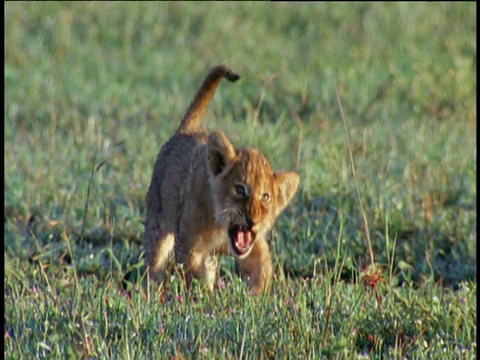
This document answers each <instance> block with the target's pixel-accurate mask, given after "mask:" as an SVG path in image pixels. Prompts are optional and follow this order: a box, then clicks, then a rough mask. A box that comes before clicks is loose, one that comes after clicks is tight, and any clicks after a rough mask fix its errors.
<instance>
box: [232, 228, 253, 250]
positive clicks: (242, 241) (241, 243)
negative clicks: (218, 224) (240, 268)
mask: <svg viewBox="0 0 480 360" xmlns="http://www.w3.org/2000/svg"><path fill="white" fill-rule="evenodd" d="M251 243H252V232H251V231H248V230H246V231H244V230H238V231H237V233H236V234H235V246H236V247H237V249H238V250H239V251H240V252H242V253H244V252H246V251H247V250H248V248H249V247H250V244H251Z"/></svg>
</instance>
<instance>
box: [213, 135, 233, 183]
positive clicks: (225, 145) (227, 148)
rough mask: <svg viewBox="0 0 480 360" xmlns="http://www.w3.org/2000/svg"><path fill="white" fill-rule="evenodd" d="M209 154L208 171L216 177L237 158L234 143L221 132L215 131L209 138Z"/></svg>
mask: <svg viewBox="0 0 480 360" xmlns="http://www.w3.org/2000/svg"><path fill="white" fill-rule="evenodd" d="M207 154H208V159H207V162H208V170H209V172H210V174H212V175H214V176H216V175H218V174H220V173H221V172H222V171H223V169H225V166H227V165H228V164H229V163H231V162H232V161H233V160H234V159H235V156H236V153H235V148H234V147H233V145H232V143H231V142H230V140H228V138H227V136H226V135H225V134H224V133H223V132H222V131H220V130H216V131H213V132H212V133H210V135H209V136H208V142H207Z"/></svg>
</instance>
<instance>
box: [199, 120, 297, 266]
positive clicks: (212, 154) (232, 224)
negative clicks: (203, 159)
mask: <svg viewBox="0 0 480 360" xmlns="http://www.w3.org/2000/svg"><path fill="white" fill-rule="evenodd" d="M207 154H208V156H207V165H208V173H209V181H210V187H211V192H212V197H213V202H214V207H215V218H216V221H217V222H218V223H220V224H222V225H223V226H224V227H225V229H226V230H227V233H228V237H229V240H230V250H231V252H232V254H233V255H234V256H236V257H239V258H243V257H246V256H247V255H248V254H249V253H250V250H251V249H252V245H253V243H254V241H255V238H256V237H257V236H259V235H260V236H265V233H266V232H267V231H268V230H270V229H271V228H272V226H273V223H274V221H275V219H276V217H277V216H278V215H279V214H280V212H281V211H282V210H283V209H284V208H285V207H286V206H287V205H288V203H289V202H290V200H291V199H292V197H293V195H294V194H295V192H296V191H297V188H298V183H299V181H300V177H299V176H298V174H297V173H295V172H284V173H275V172H274V171H273V169H272V166H271V165H270V162H269V161H268V159H267V158H266V157H265V156H264V155H263V154H262V153H261V152H260V151H259V150H256V149H235V148H234V147H233V145H232V144H231V143H230V141H229V140H228V138H227V137H226V136H225V134H224V133H223V132H221V131H218V130H217V131H214V132H212V133H211V134H210V136H209V138H208V143H207Z"/></svg>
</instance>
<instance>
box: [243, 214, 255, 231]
mask: <svg viewBox="0 0 480 360" xmlns="http://www.w3.org/2000/svg"><path fill="white" fill-rule="evenodd" d="M245 220H246V222H247V226H248V228H249V229H251V228H252V227H253V225H255V223H254V222H253V220H252V216H251V215H250V214H247V215H246V216H245Z"/></svg>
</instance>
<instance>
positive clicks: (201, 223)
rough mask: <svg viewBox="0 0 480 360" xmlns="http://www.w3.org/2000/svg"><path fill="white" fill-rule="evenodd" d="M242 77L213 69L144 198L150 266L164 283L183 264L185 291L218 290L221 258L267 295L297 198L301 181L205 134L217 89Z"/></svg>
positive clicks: (261, 158)
mask: <svg viewBox="0 0 480 360" xmlns="http://www.w3.org/2000/svg"><path fill="white" fill-rule="evenodd" d="M223 78H226V79H227V80H229V81H236V80H238V79H239V76H238V75H237V74H235V73H233V72H232V71H231V70H229V69H228V68H227V67H225V66H224V65H218V66H215V67H214V68H212V69H211V70H210V72H209V74H208V75H207V77H206V78H205V80H204V82H203V84H202V86H201V87H200V89H199V91H198V93H197V94H196V96H195V98H194V100H193V101H192V103H191V104H190V107H189V109H188V111H187V113H186V115H185V116H184V118H183V120H182V122H181V123H180V126H179V127H178V129H177V131H176V133H175V134H174V135H173V136H172V137H171V138H170V140H168V141H167V142H166V143H165V144H164V145H163V147H162V148H161V150H160V153H159V155H158V157H157V160H156V162H155V166H154V169H153V176H152V181H151V184H150V188H149V190H148V193H147V196H146V203H147V220H146V224H145V236H144V244H145V260H146V263H147V266H148V269H149V270H148V271H149V274H150V278H151V279H155V280H157V281H162V280H163V279H164V275H163V272H164V271H165V269H166V267H167V265H168V261H169V258H170V255H171V254H172V252H175V259H176V261H177V263H178V264H183V266H184V270H185V275H186V281H187V285H188V284H190V282H191V281H192V279H193V278H196V279H204V280H205V281H206V283H207V284H208V287H209V289H210V290H213V288H214V284H215V278H216V273H217V263H218V260H217V256H218V255H220V254H226V253H228V251H229V250H230V253H231V254H232V255H233V256H235V257H236V259H237V264H238V269H239V271H240V273H241V274H242V275H243V276H245V278H247V279H248V282H249V285H250V289H251V292H252V293H255V294H258V293H261V292H262V291H264V290H265V289H267V287H268V285H269V281H270V278H271V275H272V262H271V256H270V250H269V246H268V243H267V236H268V233H269V230H271V228H272V226H273V223H274V221H275V218H276V217H277V216H278V215H279V214H280V212H281V211H282V210H283V209H284V208H285V206H287V204H288V203H289V202H290V200H291V199H292V197H293V195H294V194H295V192H296V190H297V187H298V183H299V181H300V177H299V175H298V174H297V173H295V172H281V173H277V172H275V171H274V170H273V169H272V166H271V165H270V162H269V161H268V159H267V158H266V157H265V155H263V154H262V153H261V152H260V151H259V150H257V149H252V148H238V149H237V148H235V147H234V146H233V145H232V144H231V142H230V141H229V140H228V138H227V137H226V136H225V134H224V133H223V132H222V131H220V130H216V131H213V132H207V131H205V130H202V129H201V128H200V124H201V121H202V116H203V114H204V112H205V110H206V108H207V106H208V104H209V103H210V101H211V99H212V97H213V95H214V93H215V90H216V88H217V86H218V84H219V83H220V81H221V80H222V79H223Z"/></svg>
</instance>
